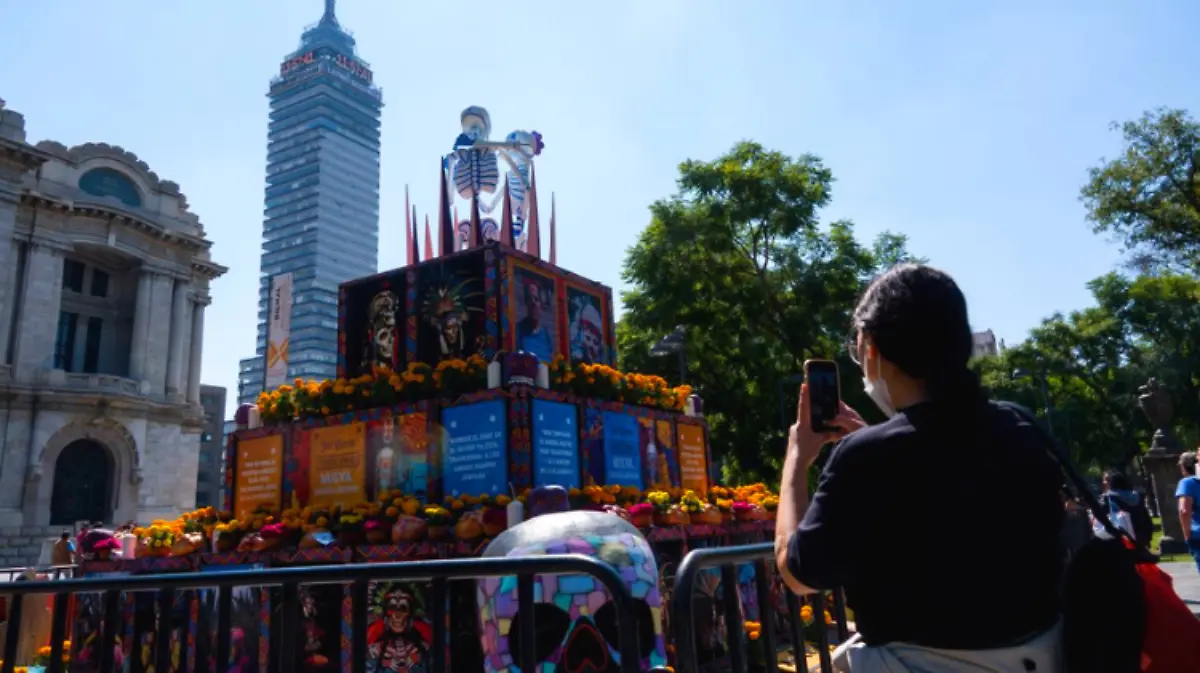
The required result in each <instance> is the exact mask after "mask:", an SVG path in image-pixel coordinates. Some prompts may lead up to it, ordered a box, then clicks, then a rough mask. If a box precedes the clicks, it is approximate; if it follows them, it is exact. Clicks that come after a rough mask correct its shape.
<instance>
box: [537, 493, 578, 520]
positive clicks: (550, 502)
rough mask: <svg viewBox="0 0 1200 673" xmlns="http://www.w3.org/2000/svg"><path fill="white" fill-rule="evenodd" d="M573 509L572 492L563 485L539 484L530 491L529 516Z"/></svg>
mask: <svg viewBox="0 0 1200 673" xmlns="http://www.w3.org/2000/svg"><path fill="white" fill-rule="evenodd" d="M569 509H571V500H570V493H568V492H567V489H565V488H563V487H562V486H539V487H537V488H535V489H533V490H532V491H530V492H529V518H531V519H532V518H533V517H535V516H540V515H542V514H554V513H557V512H565V511H567V510H569Z"/></svg>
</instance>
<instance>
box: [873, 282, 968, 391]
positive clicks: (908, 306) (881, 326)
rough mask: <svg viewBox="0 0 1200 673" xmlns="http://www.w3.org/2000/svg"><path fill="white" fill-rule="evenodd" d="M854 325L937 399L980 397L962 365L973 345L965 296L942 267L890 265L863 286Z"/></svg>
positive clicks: (891, 360) (965, 367)
mask: <svg viewBox="0 0 1200 673" xmlns="http://www.w3.org/2000/svg"><path fill="white" fill-rule="evenodd" d="M854 328H855V329H856V330H859V331H861V332H862V333H863V335H864V336H866V337H869V338H870V339H871V342H872V343H874V344H875V347H876V348H877V349H879V353H880V354H881V355H882V356H883V357H884V358H886V359H887V360H888V361H889V362H891V363H893V364H895V365H896V366H897V367H899V368H900V370H901V371H903V372H904V373H905V374H908V375H909V376H911V377H913V378H914V379H917V380H919V381H921V382H923V383H924V384H925V387H926V391H927V392H928V394H929V396H930V398H931V399H932V400H934V401H938V402H950V403H954V404H956V405H958V404H970V403H973V402H977V401H982V400H983V399H984V395H983V391H982V389H981V388H980V386H979V379H978V377H977V376H975V374H974V372H972V371H971V370H970V369H969V368H968V367H967V362H968V361H969V360H970V359H971V354H972V350H973V347H974V339H973V337H972V334H971V322H970V320H969V319H968V317H967V300H966V298H965V297H964V296H963V293H962V290H960V289H959V288H958V285H957V284H956V283H955V282H954V279H953V278H951V277H950V276H949V274H947V273H946V272H944V271H941V270H938V269H935V268H933V267H930V266H924V265H921V264H901V265H898V266H895V267H892V268H891V269H890V270H888V271H887V272H885V273H884V274H883V275H881V276H879V277H878V278H876V279H875V280H874V281H872V282H871V284H870V285H869V286H868V287H867V290H866V292H864V293H863V296H862V299H860V300H859V302H858V306H857V307H856V308H855V309H854Z"/></svg>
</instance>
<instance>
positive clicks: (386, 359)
mask: <svg viewBox="0 0 1200 673" xmlns="http://www.w3.org/2000/svg"><path fill="white" fill-rule="evenodd" d="M399 305H400V300H399V299H397V297H396V293H394V292H392V291H390V290H386V291H384V292H380V293H379V294H377V295H375V297H374V298H373V299H372V300H371V306H370V308H369V310H368V316H367V321H368V324H369V325H370V329H371V348H372V350H371V354H372V357H371V359H370V361H369V364H370V365H371V366H379V365H383V366H386V367H391V368H395V367H396V364H397V363H396V311H397V309H398V307H399Z"/></svg>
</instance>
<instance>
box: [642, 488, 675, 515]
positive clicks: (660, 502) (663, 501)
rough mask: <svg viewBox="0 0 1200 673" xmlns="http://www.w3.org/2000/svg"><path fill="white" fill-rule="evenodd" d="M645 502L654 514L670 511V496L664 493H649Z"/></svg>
mask: <svg viewBox="0 0 1200 673" xmlns="http://www.w3.org/2000/svg"><path fill="white" fill-rule="evenodd" d="M646 502H647V503H649V504H650V506H651V507H653V508H654V511H655V512H659V513H661V512H666V511H667V510H669V509H671V494H670V493H668V492H666V491H650V492H649V493H647V494H646Z"/></svg>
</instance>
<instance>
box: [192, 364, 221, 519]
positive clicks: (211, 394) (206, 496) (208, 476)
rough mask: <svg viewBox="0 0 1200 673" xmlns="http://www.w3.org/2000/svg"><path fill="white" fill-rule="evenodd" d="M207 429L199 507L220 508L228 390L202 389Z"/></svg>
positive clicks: (198, 480) (203, 436)
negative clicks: (226, 392)
mask: <svg viewBox="0 0 1200 673" xmlns="http://www.w3.org/2000/svg"><path fill="white" fill-rule="evenodd" d="M200 405H201V406H202V407H204V430H203V431H202V432H201V433H200V460H199V461H198V466H197V468H196V507H220V506H221V486H222V480H223V479H224V476H225V474H224V465H223V463H224V456H225V389H224V388H221V387H219V386H204V385H202V386H200Z"/></svg>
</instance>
